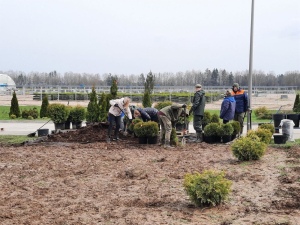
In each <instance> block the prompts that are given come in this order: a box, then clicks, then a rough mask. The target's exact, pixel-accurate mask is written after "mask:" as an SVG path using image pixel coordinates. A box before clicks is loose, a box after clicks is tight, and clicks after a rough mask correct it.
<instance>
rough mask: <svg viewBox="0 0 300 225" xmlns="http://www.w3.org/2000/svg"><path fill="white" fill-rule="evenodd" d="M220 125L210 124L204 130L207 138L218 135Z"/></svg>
mask: <svg viewBox="0 0 300 225" xmlns="http://www.w3.org/2000/svg"><path fill="white" fill-rule="evenodd" d="M219 126H220V124H219V123H210V124H208V125H207V126H206V127H205V128H204V135H205V136H214V135H217V131H218V129H219Z"/></svg>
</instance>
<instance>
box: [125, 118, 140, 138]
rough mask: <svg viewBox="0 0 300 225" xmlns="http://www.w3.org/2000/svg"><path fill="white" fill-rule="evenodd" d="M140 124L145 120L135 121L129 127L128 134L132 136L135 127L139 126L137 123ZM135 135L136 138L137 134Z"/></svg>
mask: <svg viewBox="0 0 300 225" xmlns="http://www.w3.org/2000/svg"><path fill="white" fill-rule="evenodd" d="M140 122H143V120H141V119H133V120H132V122H131V123H130V124H129V125H128V127H127V130H128V133H130V134H132V133H134V132H133V131H134V125H135V124H137V123H140ZM134 135H135V136H136V134H135V133H134Z"/></svg>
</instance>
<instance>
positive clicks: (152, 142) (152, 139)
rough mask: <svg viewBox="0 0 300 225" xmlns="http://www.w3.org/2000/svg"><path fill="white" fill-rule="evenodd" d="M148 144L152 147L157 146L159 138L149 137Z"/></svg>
mask: <svg viewBox="0 0 300 225" xmlns="http://www.w3.org/2000/svg"><path fill="white" fill-rule="evenodd" d="M148 144H150V145H154V144H157V136H155V137H148Z"/></svg>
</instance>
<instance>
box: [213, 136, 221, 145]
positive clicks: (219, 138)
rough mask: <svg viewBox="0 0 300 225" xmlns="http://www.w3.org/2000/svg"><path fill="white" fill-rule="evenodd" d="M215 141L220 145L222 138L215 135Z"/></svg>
mask: <svg viewBox="0 0 300 225" xmlns="http://www.w3.org/2000/svg"><path fill="white" fill-rule="evenodd" d="M213 139H214V142H215V143H220V142H221V137H220V136H218V135H213Z"/></svg>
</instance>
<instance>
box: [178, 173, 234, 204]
mask: <svg viewBox="0 0 300 225" xmlns="http://www.w3.org/2000/svg"><path fill="white" fill-rule="evenodd" d="M231 185H232V182H231V181H230V180H227V179H226V178H225V172H223V171H222V172H220V171H216V170H205V171H204V172H203V173H198V172H194V174H190V173H188V174H186V175H185V177H184V183H183V186H184V190H185V191H186V193H187V194H188V195H189V197H190V200H191V201H192V202H193V203H194V204H195V205H196V206H215V205H218V204H220V203H221V202H224V201H225V200H226V199H227V198H228V195H229V194H230V192H231V188H230V187H231Z"/></svg>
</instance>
